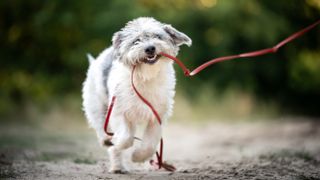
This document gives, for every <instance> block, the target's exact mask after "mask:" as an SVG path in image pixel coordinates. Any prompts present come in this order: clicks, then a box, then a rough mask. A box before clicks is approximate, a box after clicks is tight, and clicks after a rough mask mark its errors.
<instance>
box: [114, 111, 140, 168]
mask: <svg viewBox="0 0 320 180" xmlns="http://www.w3.org/2000/svg"><path fill="white" fill-rule="evenodd" d="M110 125H111V129H112V130H113V131H114V136H113V138H112V143H113V146H111V147H110V148H109V149H108V152H109V158H110V169H109V172H111V173H126V172H127V171H126V170H125V167H124V166H123V162H122V151H123V150H125V149H127V148H129V147H131V146H132V145H133V141H134V133H135V126H134V125H133V124H132V123H131V122H129V121H127V120H126V119H125V117H123V116H120V115H117V116H112V117H111V120H110Z"/></svg>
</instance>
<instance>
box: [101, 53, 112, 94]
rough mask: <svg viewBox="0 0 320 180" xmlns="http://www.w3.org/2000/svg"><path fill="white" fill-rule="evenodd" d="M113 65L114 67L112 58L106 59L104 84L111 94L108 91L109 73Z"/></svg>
mask: <svg viewBox="0 0 320 180" xmlns="http://www.w3.org/2000/svg"><path fill="white" fill-rule="evenodd" d="M111 67H112V59H111V58H110V59H109V58H108V59H106V62H105V65H104V69H103V72H102V73H103V82H102V83H103V86H104V87H105V88H106V94H107V95H108V94H109V91H108V79H109V74H110V71H111Z"/></svg>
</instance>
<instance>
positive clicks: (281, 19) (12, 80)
mask: <svg viewBox="0 0 320 180" xmlns="http://www.w3.org/2000/svg"><path fill="white" fill-rule="evenodd" d="M139 16H152V17H155V18H156V19H158V20H160V21H162V22H166V23H169V24H172V25H173V26H174V27H176V28H177V29H179V30H181V31H183V32H185V33H186V34H187V35H189V36H190V37H191V38H192V39H193V46H192V47H191V48H187V47H183V48H182V49H181V52H180V57H181V59H183V60H185V63H186V65H187V66H188V67H190V69H192V68H193V67H196V66H198V65H200V64H202V63H203V62H205V61H207V60H209V59H211V58H214V57H219V56H224V55H230V54H236V53H241V52H246V51H252V50H257V49H261V48H266V47H271V46H273V45H275V44H276V43H277V42H279V41H280V40H282V39H284V38H285V37H287V36H288V35H290V34H292V33H293V32H295V31H297V30H300V29H301V28H303V27H305V26H307V25H309V24H311V23H312V22H314V21H316V20H317V19H319V17H320V1H318V0H291V1H288V0H279V1H270V0H259V1H257V0H237V1H234V0H176V1H173V0H163V1H153V0H135V1H128V0H113V1H111V0H110V1H101V0H78V1H75V0H69V1H64V0H54V1H50V0H28V1H23V0H2V1H0V42H1V43H0V59H1V66H0V115H1V116H3V115H10V114H12V113H16V112H17V110H20V109H21V107H23V106H26V104H28V103H30V102H31V103H34V104H38V105H39V106H41V105H42V104H48V103H50V101H51V100H53V99H61V98H64V96H66V95H68V94H78V95H79V98H80V90H81V84H82V81H83V80H84V78H85V72H86V69H87V66H88V63H87V60H86V56H85V54H86V53H87V52H91V53H93V54H94V55H97V54H98V53H99V52H100V51H102V50H103V49H104V48H106V47H107V46H109V45H110V44H111V37H112V34H113V33H114V32H116V31H118V30H119V29H120V28H121V27H123V26H124V25H125V23H126V22H127V21H129V20H132V19H133V18H136V17H139ZM319 32H320V27H317V28H316V29H314V30H312V31H311V32H309V33H308V34H306V35H304V36H303V37H301V38H300V39H298V40H295V41H294V42H293V43H290V44H288V45H286V46H285V47H284V48H282V49H281V50H280V51H279V52H278V53H277V54H274V55H266V56H263V57H257V58H251V59H246V60H245V59H244V60H236V61H231V62H224V63H221V64H217V65H215V66H213V67H210V68H209V69H206V70H205V71H203V72H201V73H200V74H199V76H197V77H194V78H192V79H189V78H185V77H183V74H182V73H181V71H180V69H177V71H178V73H177V74H178V84H179V86H178V87H179V88H180V89H181V90H182V91H184V92H185V94H187V95H188V97H189V98H191V99H194V98H196V96H197V94H196V93H194V92H195V91H197V89H198V88H199V89H201V87H207V86H209V87H210V88H212V89H215V90H216V91H218V92H219V93H221V94H222V93H223V92H224V90H225V89H227V88H229V87H236V88H238V89H241V90H243V91H247V92H250V93H252V94H254V95H255V96H256V97H257V98H259V99H260V100H263V101H269V100H272V101H276V102H277V103H278V104H279V106H280V107H285V108H284V110H289V111H294V112H298V113H307V114H310V115H320V111H319V107H320V33H319ZM195 87H197V88H195ZM17 108H19V109H17Z"/></svg>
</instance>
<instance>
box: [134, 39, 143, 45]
mask: <svg viewBox="0 0 320 180" xmlns="http://www.w3.org/2000/svg"><path fill="white" fill-rule="evenodd" d="M140 41H141V40H140V39H136V40H134V41H133V42H132V44H133V45H137V44H139V43H140Z"/></svg>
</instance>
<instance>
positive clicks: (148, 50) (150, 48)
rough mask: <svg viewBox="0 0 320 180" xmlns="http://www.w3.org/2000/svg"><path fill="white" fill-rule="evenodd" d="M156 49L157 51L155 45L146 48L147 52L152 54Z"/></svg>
mask: <svg viewBox="0 0 320 180" xmlns="http://www.w3.org/2000/svg"><path fill="white" fill-rule="evenodd" d="M155 51H156V47H154V46H148V47H147V48H146V49H145V52H146V53H147V54H150V55H152V54H154V52H155Z"/></svg>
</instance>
